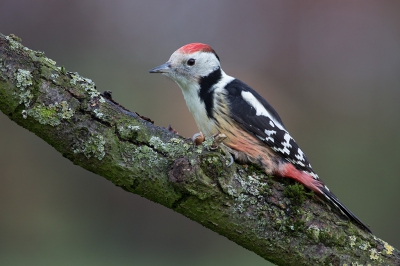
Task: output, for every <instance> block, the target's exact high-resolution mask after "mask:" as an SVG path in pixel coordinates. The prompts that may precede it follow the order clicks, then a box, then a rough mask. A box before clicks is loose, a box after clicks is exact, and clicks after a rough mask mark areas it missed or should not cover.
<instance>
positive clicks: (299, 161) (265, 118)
mask: <svg viewBox="0 0 400 266" xmlns="http://www.w3.org/2000/svg"><path fill="white" fill-rule="evenodd" d="M225 89H226V91H227V93H226V95H225V97H226V98H227V100H228V102H229V104H230V111H231V116H232V118H233V119H234V120H235V121H236V122H238V123H239V125H241V126H242V127H243V128H244V129H245V130H247V131H248V132H250V133H252V134H254V135H255V136H256V137H258V138H259V139H260V140H262V141H263V142H264V143H265V144H267V145H268V146H269V147H271V148H272V149H273V150H274V151H275V152H277V153H278V154H280V155H281V156H282V158H283V159H285V160H286V161H288V162H290V163H292V164H293V165H294V166H295V167H296V168H297V169H299V170H303V171H306V172H308V173H310V174H311V175H312V176H313V177H314V178H318V176H317V175H316V174H315V173H314V171H313V170H312V168H311V165H310V162H309V161H308V159H307V157H306V156H305V154H304V153H303V151H302V150H301V149H300V147H299V146H298V145H297V143H296V142H295V141H294V139H293V138H292V137H291V136H290V134H289V133H288V132H287V130H286V129H285V126H284V125H283V122H282V120H281V118H280V117H279V115H278V113H277V112H276V111H275V109H274V108H273V107H272V106H271V105H270V104H269V103H268V102H267V101H266V100H265V99H264V98H262V97H261V95H259V94H258V93H257V92H256V91H254V90H253V89H252V88H250V87H249V86H248V85H246V84H245V83H243V82H242V81H240V80H238V79H235V80H233V81H232V82H230V83H229V84H228V85H227V86H226V87H225ZM251 95H252V96H251ZM244 96H246V97H244ZM257 105H258V106H257ZM265 111H266V112H265Z"/></svg>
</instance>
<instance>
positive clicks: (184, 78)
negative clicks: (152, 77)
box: [149, 43, 220, 88]
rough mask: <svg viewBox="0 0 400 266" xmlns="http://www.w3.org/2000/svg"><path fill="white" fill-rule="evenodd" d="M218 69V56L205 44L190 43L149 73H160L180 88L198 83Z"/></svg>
mask: <svg viewBox="0 0 400 266" xmlns="http://www.w3.org/2000/svg"><path fill="white" fill-rule="evenodd" d="M218 68H220V62H219V58H218V55H217V54H216V53H215V51H214V50H213V49H212V48H211V47H210V46H209V45H207V44H203V43H190V44H187V45H185V46H182V47H181V48H179V49H178V50H176V51H175V52H174V53H173V54H172V55H171V57H170V59H169V60H168V61H167V62H166V63H165V64H162V65H160V66H158V67H155V68H153V69H150V70H149V72H150V73H162V74H163V75H165V76H167V77H169V78H171V79H173V80H174V81H176V82H177V83H178V84H179V85H180V86H181V87H182V88H185V87H187V86H188V85H190V84H192V83H198V82H199V80H200V79H201V78H202V77H205V76H208V75H209V74H210V73H212V72H213V71H215V70H216V69H218Z"/></svg>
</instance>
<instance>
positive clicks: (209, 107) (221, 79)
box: [149, 43, 371, 233]
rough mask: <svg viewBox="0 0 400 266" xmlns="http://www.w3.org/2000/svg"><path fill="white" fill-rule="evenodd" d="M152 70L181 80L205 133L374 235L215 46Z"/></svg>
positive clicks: (186, 49) (198, 46)
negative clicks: (221, 137)
mask: <svg viewBox="0 0 400 266" xmlns="http://www.w3.org/2000/svg"><path fill="white" fill-rule="evenodd" d="M149 72H150V73H162V74H163V75H165V76H167V77H169V78H171V79H172V80H174V81H175V82H176V83H177V84H178V86H179V87H180V88H181V90H182V93H183V96H184V98H185V101H186V104H187V106H188V108H189V111H190V112H191V113H192V115H193V117H194V119H195V121H196V124H197V127H198V129H199V130H200V132H201V133H203V135H204V136H205V137H210V136H213V135H215V134H216V133H222V134H224V135H225V136H226V138H225V139H224V140H223V143H222V145H224V146H225V147H226V148H227V149H228V151H229V152H230V153H232V154H233V155H234V156H235V158H236V159H237V160H239V161H242V162H246V161H247V162H252V163H255V164H258V165H260V166H261V167H262V168H263V169H264V171H265V173H266V174H269V175H275V176H280V177H283V178H291V179H293V180H295V181H297V182H300V183H301V184H303V185H304V186H305V187H307V188H308V189H310V190H312V191H314V193H316V194H317V195H319V196H322V198H325V199H326V200H328V201H329V202H331V203H332V204H333V205H334V206H335V207H336V208H338V209H339V210H340V211H341V212H342V213H343V214H344V215H346V216H347V217H348V218H349V219H351V220H353V221H354V222H355V223H356V224H358V225H359V226H360V227H361V228H363V229H364V230H366V231H368V232H370V233H371V230H370V229H369V228H368V227H367V226H366V225H365V224H364V223H363V222H361V221H360V220H359V219H358V218H357V217H356V216H355V215H354V214H353V213H352V212H351V211H350V210H349V209H348V208H346V207H345V206H344V205H343V204H342V203H340V201H339V200H338V199H337V197H336V196H335V195H334V194H333V193H332V192H331V191H330V190H329V189H328V187H327V186H326V185H325V184H324V183H323V182H322V181H321V179H320V178H319V177H318V175H317V174H316V173H315V172H314V171H313V169H312V167H311V164H310V162H309V161H308V159H307V157H306V155H305V154H304V153H303V151H302V150H301V149H300V147H299V146H298V145H297V143H296V142H295V140H294V139H293V138H292V137H291V135H290V134H289V132H288V131H287V130H286V128H285V126H284V125H283V122H282V120H281V118H280V117H279V115H278V113H277V112H276V111H275V109H274V108H273V107H272V106H271V105H270V104H269V103H268V102H267V101H266V100H265V99H264V98H263V97H261V96H260V94H258V93H257V92H256V91H255V90H253V89H252V88H250V87H249V86H248V85H246V84H245V83H243V82H242V81H240V80H238V79H236V78H234V77H231V76H229V75H227V74H225V72H224V71H223V70H222V69H221V64H220V59H219V57H218V55H217V54H216V52H215V51H214V50H213V49H212V48H211V47H210V46H209V45H207V44H203V43H191V44H187V45H185V46H182V47H181V48H179V49H178V50H176V51H175V52H174V53H173V54H172V55H171V57H170V59H169V60H168V61H167V62H166V63H165V64H162V65H160V66H158V67H155V68H153V69H151V70H149Z"/></svg>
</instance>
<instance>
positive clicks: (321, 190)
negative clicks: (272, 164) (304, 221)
mask: <svg viewBox="0 0 400 266" xmlns="http://www.w3.org/2000/svg"><path fill="white" fill-rule="evenodd" d="M278 174H279V175H281V176H282V177H289V178H291V179H294V180H296V181H297V182H300V183H301V184H303V185H304V186H305V187H307V188H309V189H311V190H312V191H314V192H315V193H317V194H318V195H321V196H324V197H325V198H326V199H327V200H328V201H329V202H330V203H332V204H333V205H334V206H335V207H336V208H337V209H339V210H340V212H341V213H343V214H344V215H345V216H347V217H348V218H349V219H350V220H352V221H354V222H355V223H356V224H357V225H359V226H360V227H361V228H362V229H364V230H365V231H367V232H369V233H372V231H371V230H370V229H369V228H368V227H367V226H366V225H365V224H364V223H363V222H361V221H360V219H358V218H357V216H355V215H354V214H353V213H352V212H351V211H350V210H349V209H347V208H346V206H344V205H343V204H342V203H341V202H340V201H339V200H338V198H337V197H336V196H335V195H334V194H333V193H332V192H331V191H330V190H329V189H328V188H327V187H326V186H325V184H324V183H323V182H322V181H321V180H320V179H316V178H314V177H313V176H311V174H308V173H307V172H304V171H301V170H298V169H296V168H295V167H294V166H293V165H292V164H290V163H287V164H285V165H284V166H283V167H282V168H281V171H280V173H278Z"/></svg>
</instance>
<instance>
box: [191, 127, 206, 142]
mask: <svg viewBox="0 0 400 266" xmlns="http://www.w3.org/2000/svg"><path fill="white" fill-rule="evenodd" d="M205 139H206V138H205V137H204V135H203V133H202V132H201V131H200V132H198V133H196V134H194V135H193V137H192V140H193V143H194V145H196V146H199V145H200V144H202V143H203V142H204V140H205Z"/></svg>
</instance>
